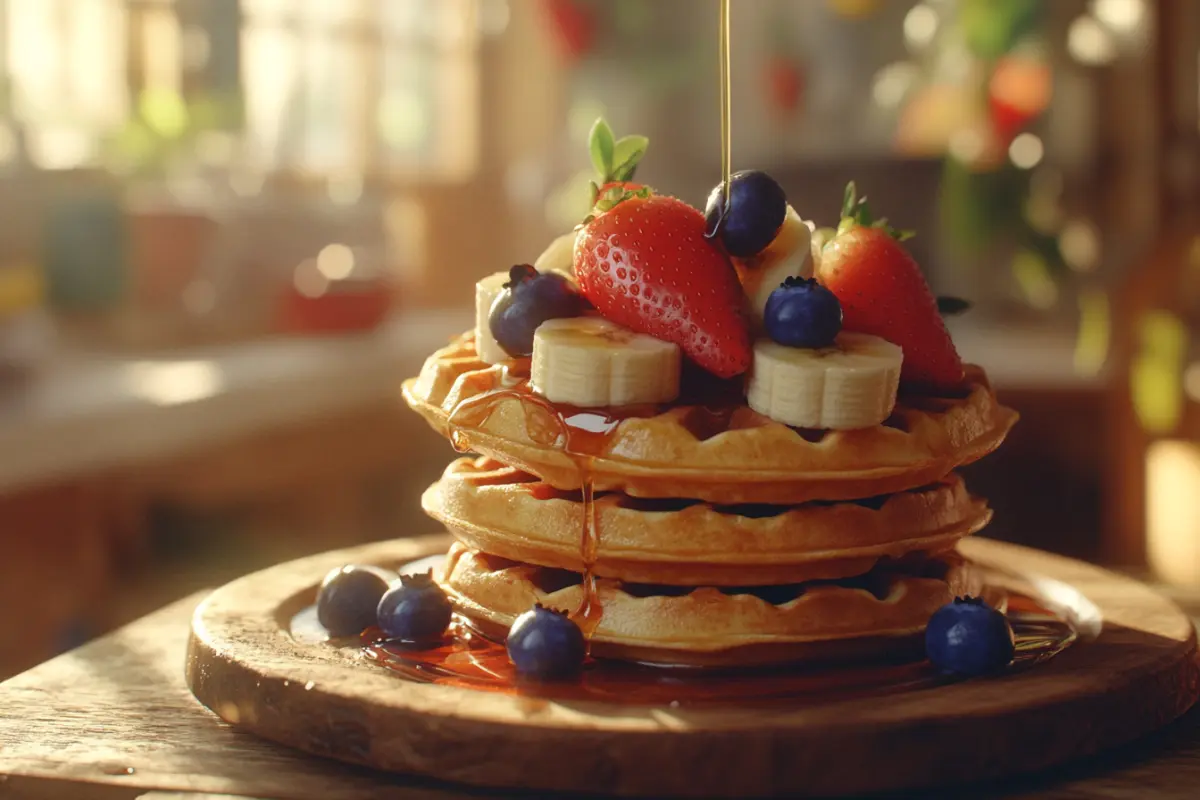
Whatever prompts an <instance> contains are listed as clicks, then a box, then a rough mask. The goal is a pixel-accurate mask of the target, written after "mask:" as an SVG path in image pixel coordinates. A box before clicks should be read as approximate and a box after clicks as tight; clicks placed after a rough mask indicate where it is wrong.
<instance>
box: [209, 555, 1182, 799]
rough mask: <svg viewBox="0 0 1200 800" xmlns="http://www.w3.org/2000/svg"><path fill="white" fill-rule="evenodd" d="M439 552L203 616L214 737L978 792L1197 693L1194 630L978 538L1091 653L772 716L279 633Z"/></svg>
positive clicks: (542, 770) (612, 779)
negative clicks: (430, 677) (647, 700)
mask: <svg viewBox="0 0 1200 800" xmlns="http://www.w3.org/2000/svg"><path fill="white" fill-rule="evenodd" d="M448 543H449V539H448V538H447V537H445V536H436V537H427V538H422V539H407V540H396V541H391V542H382V543H378V544H372V545H367V546H363V547H358V548H354V549H350V550H342V551H336V552H331V553H325V554H323V555H319V556H314V557H311V558H307V559H303V560H301V561H295V562H291V563H288V564H282V565H280V566H277V567H272V568H271V569H268V570H264V571H262V572H258V573H255V574H253V575H249V576H247V577H245V578H242V579H240V580H238V581H235V582H233V583H231V584H228V585H227V586H225V587H224V588H222V589H219V590H217V591H216V592H214V593H213V594H212V595H210V596H209V597H208V598H207V599H206V600H205V601H204V602H203V603H202V604H201V605H200V606H199V608H197V610H196V613H195V615H194V617H193V621H192V631H191V637H190V640H189V645H188V657H187V681H188V684H189V686H190V687H191V689H192V691H193V693H194V694H195V695H196V697H197V698H198V699H199V700H200V701H201V702H202V703H204V704H205V705H206V706H208V707H209V708H211V709H212V710H213V711H215V712H216V713H217V714H218V715H219V716H220V717H222V718H223V719H225V720H226V721H228V722H230V723H233V724H235V725H238V726H240V727H242V728H244V729H246V730H248V731H251V732H253V733H255V734H258V735H260V736H263V737H265V738H268V739H272V740H275V741H277V742H282V743H284V744H287V745H291V746H293V747H296V748H299V749H301V750H304V751H307V752H309V753H313V754H316V755H321V756H327V757H331V758H335V759H339V760H342V761H346V762H351V763H355V764H364V765H369V766H372V767H376V768H380V769H384V770H392V771H397V772H406V773H415V774H424V775H431V776H435V777H438V778H442V779H445V780H450V781H455V782H460V783H467V784H474V785H483V786H503V787H510V788H521V789H526V790H539V791H580V792H589V793H600V794H618V795H629V796H653V797H662V796H670V795H677V796H704V797H711V796H716V795H726V796H738V797H746V796H761V795H772V794H787V795H792V796H796V795H802V796H803V795H857V794H861V793H865V792H871V791H883V790H900V789H913V788H917V787H924V786H931V785H935V784H949V783H957V782H974V781H981V780H987V779H991V778H996V777H1000V776H1004V775H1009V774H1013V773H1017V772H1026V771H1031V770H1036V769H1040V768H1043V767H1046V766H1049V765H1052V764H1055V763H1058V762H1061V761H1064V760H1067V759H1071V758H1075V757H1078V756H1083V755H1086V754H1089V753H1094V752H1096V751H1098V750H1101V749H1103V748H1107V747H1112V746H1115V745H1118V744H1122V743H1125V742H1128V741H1130V740H1132V739H1135V738H1137V737H1139V736H1141V735H1143V734H1145V733H1148V732H1149V731H1151V730H1153V729H1155V728H1158V727H1160V726H1162V725H1165V724H1166V723H1168V722H1170V721H1171V720H1173V719H1175V718H1176V717H1178V716H1180V715H1181V714H1182V713H1183V712H1184V711H1186V710H1187V709H1188V708H1189V707H1190V706H1191V705H1192V704H1193V703H1194V702H1195V701H1196V699H1197V696H1198V695H1200V659H1198V656H1197V649H1196V636H1195V631H1194V628H1193V626H1192V623H1191V621H1190V620H1189V619H1188V618H1187V617H1186V616H1185V615H1184V614H1183V612H1182V611H1180V610H1179V608H1178V607H1176V606H1175V605H1174V604H1173V603H1171V602H1170V601H1168V600H1166V599H1164V598H1162V597H1161V596H1159V595H1157V594H1156V593H1154V592H1153V591H1152V590H1150V589H1149V588H1147V587H1145V586H1143V585H1142V584H1140V583H1138V582H1136V581H1134V580H1131V579H1128V578H1124V577H1121V576H1118V575H1115V574H1113V573H1111V572H1108V571H1105V570H1103V569H1100V568H1097V567H1094V566H1091V565H1089V564H1085V563H1082V562H1079V561H1073V560H1070V559H1066V558H1062V557H1059V556H1054V555H1051V554H1048V553H1044V552H1041V551H1037V550H1031V549H1027V548H1022V547H1016V546H1013V545H1006V544H1001V543H997V542H992V541H988V540H984V539H975V540H967V541H965V542H964V543H963V544H962V550H963V551H964V553H965V554H966V555H967V556H968V557H970V558H972V559H974V560H976V561H978V562H980V563H982V564H984V565H986V566H988V567H991V568H994V569H997V570H1001V571H1004V572H1007V573H1010V574H1014V575H1016V576H1018V577H1019V578H1022V579H1024V580H1026V581H1028V582H1029V584H1030V585H1031V586H1032V587H1033V588H1034V589H1035V590H1036V591H1037V592H1038V593H1039V594H1040V595H1041V596H1042V597H1043V599H1045V600H1046V601H1047V602H1048V603H1051V604H1054V605H1056V606H1057V607H1059V608H1060V609H1062V610H1064V611H1065V612H1067V613H1070V614H1073V615H1075V616H1077V617H1078V618H1079V620H1080V622H1081V625H1082V626H1083V627H1084V628H1085V629H1090V632H1091V634H1092V636H1090V637H1085V639H1086V640H1085V641H1081V642H1079V643H1077V644H1076V645H1075V646H1073V647H1071V648H1070V649H1068V650H1067V651H1066V652H1065V653H1063V654H1061V655H1059V656H1058V657H1056V658H1054V659H1053V660H1052V661H1050V662H1049V663H1046V664H1041V665H1038V666H1036V667H1034V668H1032V669H1030V670H1028V671H1025V672H1019V673H1015V674H1011V675H1005V676H1002V677H998V678H989V679H981V680H975V681H967V682H963V683H957V684H953V685H946V686H938V687H935V688H930V689H922V690H915V691H908V692H902V693H898V694H896V695H893V696H888V697H887V698H885V699H882V700H881V699H880V698H878V697H874V698H866V699H843V700H837V701H831V702H813V701H812V700H805V701H804V704H803V705H795V704H788V703H780V704H778V705H776V706H775V707H772V708H769V709H765V710H764V709H762V708H756V709H753V710H750V709H745V708H737V707H716V708H710V707H705V708H645V707H636V706H635V707H630V706H620V707H615V706H609V705H603V704H599V703H587V702H573V703H564V702H552V701H548V700H541V699H535V698H530V697H520V696H516V697H514V696H507V695H501V694H493V693H487V692H478V691H472V690H466V689H457V688H453V687H447V686H438V685H431V684H419V683H412V682H408V681H405V680H403V679H401V678H399V677H397V676H396V675H394V674H391V673H389V672H387V671H386V670H383V669H381V668H379V667H376V666H375V665H373V664H371V663H369V662H367V661H365V659H364V658H363V656H362V655H361V654H360V652H359V651H358V650H357V649H355V648H341V649H338V648H334V647H332V646H329V645H314V644H302V643H300V642H298V641H296V640H294V639H293V638H292V637H291V635H290V634H289V632H288V626H289V622H290V620H291V619H292V617H293V616H294V615H295V614H296V613H297V612H298V611H300V610H301V609H302V608H304V607H305V606H307V605H309V604H311V603H312V602H313V600H314V597H315V593H316V584H317V582H318V581H319V580H320V578H321V577H322V576H323V575H324V573H325V572H326V571H327V570H329V569H331V568H333V567H335V566H339V565H341V564H345V563H350V562H358V563H375V564H381V565H389V566H397V565H400V564H403V563H406V562H409V561H412V560H414V559H417V558H421V557H424V556H426V555H431V554H434V553H437V552H438V551H440V550H443V549H445V547H446V546H447V545H448Z"/></svg>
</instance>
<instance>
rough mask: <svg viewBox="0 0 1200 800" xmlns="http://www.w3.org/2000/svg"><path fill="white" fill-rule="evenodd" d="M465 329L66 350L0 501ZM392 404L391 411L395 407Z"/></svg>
mask: <svg viewBox="0 0 1200 800" xmlns="http://www.w3.org/2000/svg"><path fill="white" fill-rule="evenodd" d="M470 325H471V313H470V310H469V309H453V310H440V311H420V312H418V311H410V312H405V313H403V314H402V315H399V316H397V317H396V318H395V319H393V320H391V321H389V322H388V323H386V324H385V325H384V326H383V327H382V328H380V329H379V330H377V331H375V332H374V333H371V334H365V335H358V336H344V337H319V338H278V339H268V340H259V341H252V342H245V343H240V344H230V345H222V346H215V347H207V348H197V349H188V350H177V351H171V352H169V353H164V354H158V355H154V354H138V355H129V354H120V355H117V354H113V353H107V352H101V351H94V352H88V351H85V350H78V349H76V350H67V351H66V352H62V353H59V354H58V355H57V356H55V358H54V360H52V361H51V362H50V363H48V364H47V365H45V366H44V367H43V368H42V369H41V371H40V372H39V373H37V374H36V375H35V376H34V377H33V378H32V379H30V380H29V381H28V382H27V383H24V384H22V385H16V386H9V387H6V389H5V390H4V391H3V392H0V492H10V491H14V490H19V489H21V488H24V487H26V486H31V485H36V484H39V483H44V482H50V481H56V480H63V479H70V478H73V477H77V476H79V475H86V474H89V473H93V472H100V471H103V470H107V469H110V468H113V467H119V466H121V465H126V464H130V463H136V462H143V461H153V460H156V459H165V458H169V457H171V456H174V455H178V454H183V453H188V452H191V451H195V450H199V449H202V448H211V447H213V446H214V445H219V444H220V443H222V442H224V441H230V440H234V439H236V438H238V437H241V436H247V435H250V434H254V433H258V432H261V431H263V430H268V429H271V428H278V427H284V426H288V425H294V424H298V423H303V422H305V421H307V420H310V419H319V418H321V417H324V416H329V415H334V414H337V413H340V412H345V411H347V410H351V409H354V408H356V407H361V406H364V405H368V404H371V403H377V402H380V401H385V400H386V399H387V398H389V397H397V398H398V391H399V385H400V382H401V380H402V379H403V378H404V377H406V376H409V375H414V374H416V372H417V370H418V369H419V368H420V365H421V363H422V361H423V360H424V359H425V357H426V356H427V355H428V354H429V353H430V352H432V351H433V350H435V349H436V348H438V347H440V346H441V345H442V344H444V343H445V342H446V341H448V339H449V338H450V337H451V336H453V335H454V334H455V333H457V332H459V331H462V330H464V329H466V328H468V327H470ZM951 327H952V332H953V334H954V337H955V341H956V342H957V343H958V346H959V349H960V351H961V352H962V354H963V356H964V358H966V359H967V360H969V361H972V362H974V363H979V364H982V365H984V366H985V367H986V368H987V370H988V372H989V374H990V375H991V377H992V381H993V383H994V385H995V386H996V387H997V388H999V389H1000V390H1003V389H1005V388H1020V389H1030V388H1033V389H1038V388H1042V389H1045V390H1048V391H1053V390H1061V389H1078V388H1081V387H1083V388H1087V387H1089V386H1092V385H1099V381H1100V380H1101V377H1102V376H1093V377H1091V378H1087V377H1082V376H1078V375H1077V374H1076V372H1075V371H1074V369H1073V367H1072V359H1073V353H1074V336H1073V333H1071V332H1070V331H1063V332H1054V331H1046V330H1031V329H1022V328H1017V329H1014V328H1012V327H1011V326H998V325H992V324H988V323H985V322H973V321H970V320H969V319H961V320H955V321H954V323H953V325H952V326H951ZM397 402H399V401H398V400H397Z"/></svg>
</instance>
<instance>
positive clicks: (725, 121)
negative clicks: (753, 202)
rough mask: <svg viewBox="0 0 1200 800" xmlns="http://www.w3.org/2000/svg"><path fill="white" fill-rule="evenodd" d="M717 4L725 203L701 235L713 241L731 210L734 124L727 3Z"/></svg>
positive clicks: (722, 169)
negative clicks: (719, 5) (719, 16)
mask: <svg viewBox="0 0 1200 800" xmlns="http://www.w3.org/2000/svg"><path fill="white" fill-rule="evenodd" d="M720 3H721V24H720V29H719V31H718V34H717V37H718V45H719V48H720V59H719V60H720V64H719V70H720V73H721V81H720V82H721V192H722V193H723V195H724V197H725V202H724V204H723V205H722V206H721V208H720V209H718V211H717V216H716V219H715V220H714V221H713V223H712V224H711V225H710V226H709V227H708V228H707V229H706V230H705V232H704V235H705V236H706V237H708V238H709V239H712V238H715V237H716V236H718V235H719V234H720V233H721V228H723V227H724V225H725V218H726V217H727V216H728V215H729V211H730V209H732V208H733V196H732V195H731V194H730V192H729V181H730V176H731V173H732V171H733V141H732V132H731V130H730V128H731V126H732V123H733V94H732V91H731V89H730V82H731V77H732V75H731V66H730V57H729V42H730V36H729V0H720Z"/></svg>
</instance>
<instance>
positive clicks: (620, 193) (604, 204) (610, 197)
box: [579, 185, 654, 227]
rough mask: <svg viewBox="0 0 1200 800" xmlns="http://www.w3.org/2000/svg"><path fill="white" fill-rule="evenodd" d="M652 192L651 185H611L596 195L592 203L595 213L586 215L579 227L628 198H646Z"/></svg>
mask: <svg viewBox="0 0 1200 800" xmlns="http://www.w3.org/2000/svg"><path fill="white" fill-rule="evenodd" d="M652 194H654V192H652V191H651V190H650V187H649V186H642V187H640V188H637V189H630V188H628V187H626V186H621V185H617V186H610V187H608V188H607V189H605V190H604V191H603V192H602V193H600V194H598V195H597V196H596V199H595V200H594V201H593V203H592V212H593V213H591V214H588V215H587V216H586V217H584V218H583V221H582V222H580V223H579V227H583V226H584V225H587V224H588V223H589V222H591V221H592V220H594V219H595V218H596V217H598V216H599V215H601V214H604V213H606V212H608V211H612V210H613V209H614V208H616V207H617V206H619V205H620V204H621V203H624V202H625V201H626V200H632V199H634V198H635V197H636V198H641V199H643V200H644V199H646V198H647V197H649V196H650V195H652Z"/></svg>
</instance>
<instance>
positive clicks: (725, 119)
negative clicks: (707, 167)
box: [718, 0, 733, 217]
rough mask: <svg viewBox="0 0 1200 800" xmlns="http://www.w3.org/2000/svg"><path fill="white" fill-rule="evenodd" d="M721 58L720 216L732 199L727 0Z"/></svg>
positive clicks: (725, 1) (723, 6) (723, 0)
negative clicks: (723, 203) (722, 191)
mask: <svg viewBox="0 0 1200 800" xmlns="http://www.w3.org/2000/svg"><path fill="white" fill-rule="evenodd" d="M718 35H719V36H720V53H721V55H720V59H721V66H720V69H721V185H722V187H724V192H725V208H724V210H723V211H722V214H721V216H722V217H724V216H725V214H727V213H729V209H730V207H731V206H732V205H733V199H732V198H731V197H730V194H729V176H730V172H731V170H732V162H733V152H732V151H733V142H732V133H731V131H730V126H731V124H732V121H733V98H732V95H731V92H730V86H729V84H730V78H731V74H730V70H731V68H730V63H729V61H730V59H729V38H730V37H729V0H721V28H720V33H719V34H718Z"/></svg>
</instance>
